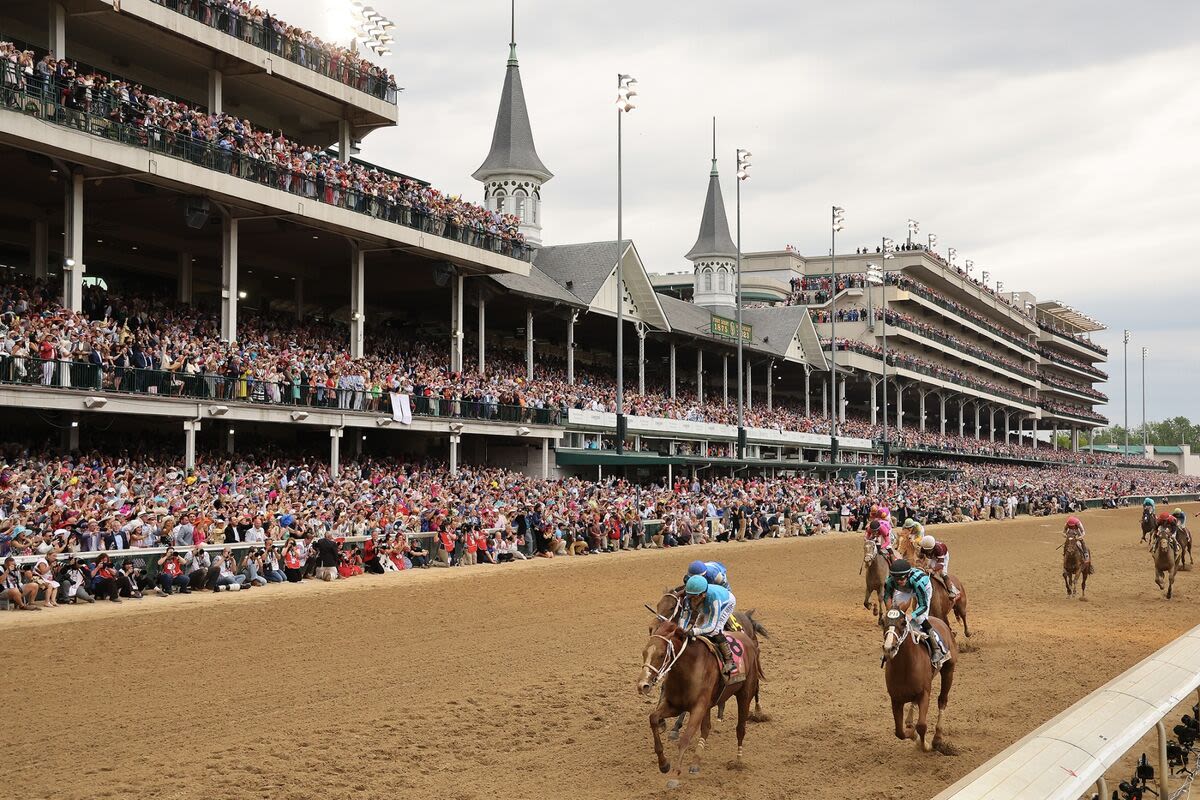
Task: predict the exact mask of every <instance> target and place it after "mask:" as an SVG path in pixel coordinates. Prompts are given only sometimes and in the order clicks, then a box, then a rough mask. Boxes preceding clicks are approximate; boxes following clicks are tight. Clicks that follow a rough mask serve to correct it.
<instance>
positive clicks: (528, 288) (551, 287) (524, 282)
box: [490, 266, 587, 308]
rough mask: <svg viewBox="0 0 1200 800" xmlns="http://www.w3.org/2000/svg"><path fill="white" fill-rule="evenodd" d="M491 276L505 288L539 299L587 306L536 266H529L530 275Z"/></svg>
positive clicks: (500, 274)
mask: <svg viewBox="0 0 1200 800" xmlns="http://www.w3.org/2000/svg"><path fill="white" fill-rule="evenodd" d="M490 277H491V278H492V280H494V281H495V282H496V283H498V284H500V285H501V286H503V287H504V288H505V289H508V290H509V291H512V292H516V293H517V294H523V295H526V296H528V297H534V298H537V299H539V300H549V301H552V302H556V303H564V304H566V305H570V306H576V307H578V308H586V307H587V303H584V302H582V301H580V299H579V298H578V297H576V296H575V295H574V294H572V293H571V292H568V291H567V290H566V289H564V288H563V287H562V286H559V284H558V282H557V281H556V280H554V279H553V278H551V277H550V276H549V275H547V274H546V273H544V272H542V271H541V270H540V269H538V268H537V267H536V266H531V267H530V268H529V274H528V275H514V274H512V273H498V274H495V275H492V276H490Z"/></svg>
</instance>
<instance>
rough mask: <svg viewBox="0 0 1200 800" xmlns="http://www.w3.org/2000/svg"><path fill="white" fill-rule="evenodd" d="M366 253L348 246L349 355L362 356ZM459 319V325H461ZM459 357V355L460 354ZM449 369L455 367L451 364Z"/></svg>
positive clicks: (352, 356) (353, 356) (355, 247)
mask: <svg viewBox="0 0 1200 800" xmlns="http://www.w3.org/2000/svg"><path fill="white" fill-rule="evenodd" d="M366 272H367V254H366V253H364V252H363V251H362V248H361V247H359V246H358V245H354V246H352V247H351V248H350V357H351V358H362V357H363V338H364V335H363V334H364V329H365V327H366V322H367V315H366V309H365V302H366V287H365V285H364V284H365V283H366ZM461 324H462V323H461V321H460V322H459V325H461ZM460 357H461V356H460ZM451 369H455V370H456V371H457V368H455V367H454V365H453V364H451Z"/></svg>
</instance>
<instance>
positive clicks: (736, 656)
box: [696, 633, 746, 686]
mask: <svg viewBox="0 0 1200 800" xmlns="http://www.w3.org/2000/svg"><path fill="white" fill-rule="evenodd" d="M723 635H724V636H725V641H727V642H729V650H730V652H732V653H733V674H732V675H730V676H729V677H728V678H726V679H725V686H732V685H734V684H736V683H741V682H742V681H744V680H746V663H745V655H746V651H745V649H744V648H743V647H742V642H741V640H740V639H738V638H737V637H735V636H730V635H729V634H728V633H726V634H723ZM696 638H697V639H699V640H700V641H702V642H704V644H705V646H706V647H707V648H708V649H709V650H710V651H712V654H713V655H714V656H716V657H717V661H720V662H721V663H722V664H724V663H725V662H724V661H723V660H722V659H721V654H720V653H719V652H717V646H716V645H715V644H713V643H712V642H711V641H709V639H708V637H707V636H697V637H696Z"/></svg>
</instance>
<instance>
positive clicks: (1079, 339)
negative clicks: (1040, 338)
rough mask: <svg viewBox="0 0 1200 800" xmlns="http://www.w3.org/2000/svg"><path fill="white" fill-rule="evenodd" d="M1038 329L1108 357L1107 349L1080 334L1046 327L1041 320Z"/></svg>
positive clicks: (1050, 326) (1049, 326) (1051, 326)
mask: <svg viewBox="0 0 1200 800" xmlns="http://www.w3.org/2000/svg"><path fill="white" fill-rule="evenodd" d="M1038 327H1039V328H1041V329H1042V330H1044V331H1046V332H1047V333H1052V334H1054V335H1055V336H1061V337H1062V338H1064V339H1070V340H1071V341H1072V342H1074V343H1075V344H1078V345H1081V346H1083V347H1086V348H1087V349H1088V350H1091V351H1093V352H1096V353H1099V354H1100V355H1102V356H1105V357H1107V356H1108V349H1107V348H1105V347H1101V346H1100V345H1098V344H1096V343H1095V342H1093V341H1092V340H1091V339H1088V338H1087V337H1085V336H1082V335H1081V334H1077V333H1068V332H1067V331H1064V330H1060V329H1058V328H1055V327H1054V326H1053V325H1048V324H1047V323H1045V322H1042V321H1041V320H1038Z"/></svg>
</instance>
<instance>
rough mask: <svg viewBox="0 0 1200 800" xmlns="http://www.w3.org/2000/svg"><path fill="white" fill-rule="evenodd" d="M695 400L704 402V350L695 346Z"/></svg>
mask: <svg viewBox="0 0 1200 800" xmlns="http://www.w3.org/2000/svg"><path fill="white" fill-rule="evenodd" d="M696 400H697V402H699V403H700V404H701V405H703V404H704V351H703V350H701V349H700V348H696Z"/></svg>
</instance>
